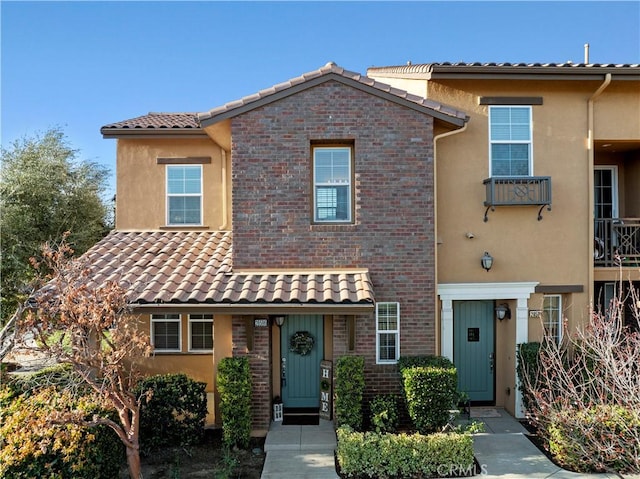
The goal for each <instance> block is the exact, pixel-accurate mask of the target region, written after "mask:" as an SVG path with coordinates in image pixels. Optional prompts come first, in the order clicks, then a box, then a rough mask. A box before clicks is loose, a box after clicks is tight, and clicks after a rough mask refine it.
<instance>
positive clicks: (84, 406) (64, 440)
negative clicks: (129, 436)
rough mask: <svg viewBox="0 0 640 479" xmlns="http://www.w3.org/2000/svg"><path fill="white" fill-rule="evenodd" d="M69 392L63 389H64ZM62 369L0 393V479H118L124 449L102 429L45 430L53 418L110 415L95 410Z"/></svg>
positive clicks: (55, 427)
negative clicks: (106, 478)
mask: <svg viewBox="0 0 640 479" xmlns="http://www.w3.org/2000/svg"><path fill="white" fill-rule="evenodd" d="M66 386H69V389H65V388H66ZM82 389H83V388H82V387H81V385H80V384H79V383H78V381H77V377H76V376H75V375H74V373H72V372H71V370H70V369H69V368H66V367H55V368H47V369H46V370H43V371H40V372H38V373H35V374H33V375H30V376H21V377H20V378H19V379H16V380H11V381H8V383H7V384H6V385H4V386H3V387H2V388H1V389H0V477H3V478H7V479H23V478H24V479H26V478H33V477H47V478H56V479H66V478H69V479H95V478H97V477H118V473H119V470H120V467H121V465H122V464H123V463H124V459H125V451H124V445H123V444H122V442H121V441H120V438H118V436H117V435H116V433H115V432H114V431H113V430H111V428H109V427H107V426H97V427H84V426H80V425H76V424H51V423H50V421H49V420H48V418H49V417H51V416H52V415H54V414H58V415H59V414H62V415H64V414H65V413H69V414H71V413H74V414H76V413H77V412H78V411H82V412H83V413H84V420H91V419H92V418H93V415H94V413H99V414H100V415H103V414H105V413H107V414H108V415H109V416H110V417H111V419H113V420H115V421H117V416H116V414H115V412H108V411H105V410H104V409H102V408H101V407H100V406H98V405H97V404H96V403H95V402H94V401H93V399H92V397H91V396H90V395H88V394H85V395H77V394H76V393H77V392H78V390H82Z"/></svg>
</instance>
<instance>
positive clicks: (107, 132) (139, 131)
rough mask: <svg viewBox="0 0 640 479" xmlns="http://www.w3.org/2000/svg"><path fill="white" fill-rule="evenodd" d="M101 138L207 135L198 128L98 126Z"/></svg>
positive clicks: (190, 136)
mask: <svg viewBox="0 0 640 479" xmlns="http://www.w3.org/2000/svg"><path fill="white" fill-rule="evenodd" d="M100 133H101V134H102V138H107V139H109V138H130V139H137V138H149V137H154V138H184V137H189V138H192V137H198V136H200V137H203V138H204V137H207V134H206V132H205V131H204V130H202V129H200V128H100Z"/></svg>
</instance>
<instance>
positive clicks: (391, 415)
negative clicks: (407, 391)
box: [369, 394, 398, 433]
mask: <svg viewBox="0 0 640 479" xmlns="http://www.w3.org/2000/svg"><path fill="white" fill-rule="evenodd" d="M369 411H370V414H371V415H370V417H369V421H370V423H371V426H372V427H373V428H374V429H375V431H376V432H379V433H383V432H394V431H395V430H396V427H398V400H397V399H396V396H394V395H392V394H388V395H378V396H375V397H374V398H373V399H372V400H371V402H369Z"/></svg>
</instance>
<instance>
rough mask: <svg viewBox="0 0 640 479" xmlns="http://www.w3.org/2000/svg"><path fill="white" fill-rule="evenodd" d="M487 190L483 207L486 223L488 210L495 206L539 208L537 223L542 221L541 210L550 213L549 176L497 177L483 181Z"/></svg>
mask: <svg viewBox="0 0 640 479" xmlns="http://www.w3.org/2000/svg"><path fill="white" fill-rule="evenodd" d="M483 184H484V185H485V187H486V190H487V196H486V198H487V199H486V200H485V202H484V205H485V206H486V207H487V209H486V210H485V212H484V221H485V222H486V221H488V220H489V218H488V217H487V213H489V209H491V211H495V209H496V206H539V207H540V210H538V221H540V220H541V219H542V210H543V209H544V207H545V206H546V207H547V210H548V211H551V177H550V176H512V177H505V176H498V177H494V178H487V179H486V180H484V181H483Z"/></svg>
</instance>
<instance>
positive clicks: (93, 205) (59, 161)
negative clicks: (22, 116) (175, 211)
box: [0, 129, 109, 323]
mask: <svg viewBox="0 0 640 479" xmlns="http://www.w3.org/2000/svg"><path fill="white" fill-rule="evenodd" d="M0 152H1V159H2V170H1V176H0V260H1V261H0V263H1V265H2V266H1V268H2V269H1V280H0V281H1V282H0V287H1V288H2V301H1V314H0V317H1V319H0V323H1V322H2V320H6V319H7V316H8V315H10V314H11V313H13V311H14V310H15V309H16V307H17V305H18V303H19V302H20V300H21V299H23V298H24V296H25V292H24V288H25V285H26V284H28V282H29V280H30V279H32V277H33V270H32V269H31V268H30V267H29V258H31V257H33V256H37V255H38V253H39V251H40V247H41V245H42V244H43V243H44V242H46V241H54V242H58V241H60V239H61V238H62V235H63V233H65V232H66V231H71V235H70V236H69V238H68V242H69V244H70V245H71V246H72V247H73V249H74V250H75V252H76V253H77V254H82V253H84V252H85V251H86V250H87V249H89V248H90V247H91V246H92V245H93V244H94V243H96V242H97V241H98V240H99V239H101V238H102V237H103V236H104V235H105V234H106V233H107V232H108V229H109V208H108V207H107V204H106V203H105V201H104V200H103V199H102V197H101V195H102V194H103V193H104V192H105V189H106V185H107V179H108V175H109V171H108V170H107V169H106V168H104V167H103V166H101V165H99V164H97V163H92V162H88V161H77V160H76V157H77V154H78V151H77V150H74V149H72V148H71V147H69V145H68V143H67V140H66V138H65V135H64V133H63V132H62V131H61V130H59V129H51V130H49V131H47V132H46V133H45V134H44V135H42V136H40V135H36V136H35V137H32V138H28V137H25V138H23V139H20V140H16V141H15V142H14V143H13V144H12V145H11V146H10V147H9V148H2V149H1V150H0Z"/></svg>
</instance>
